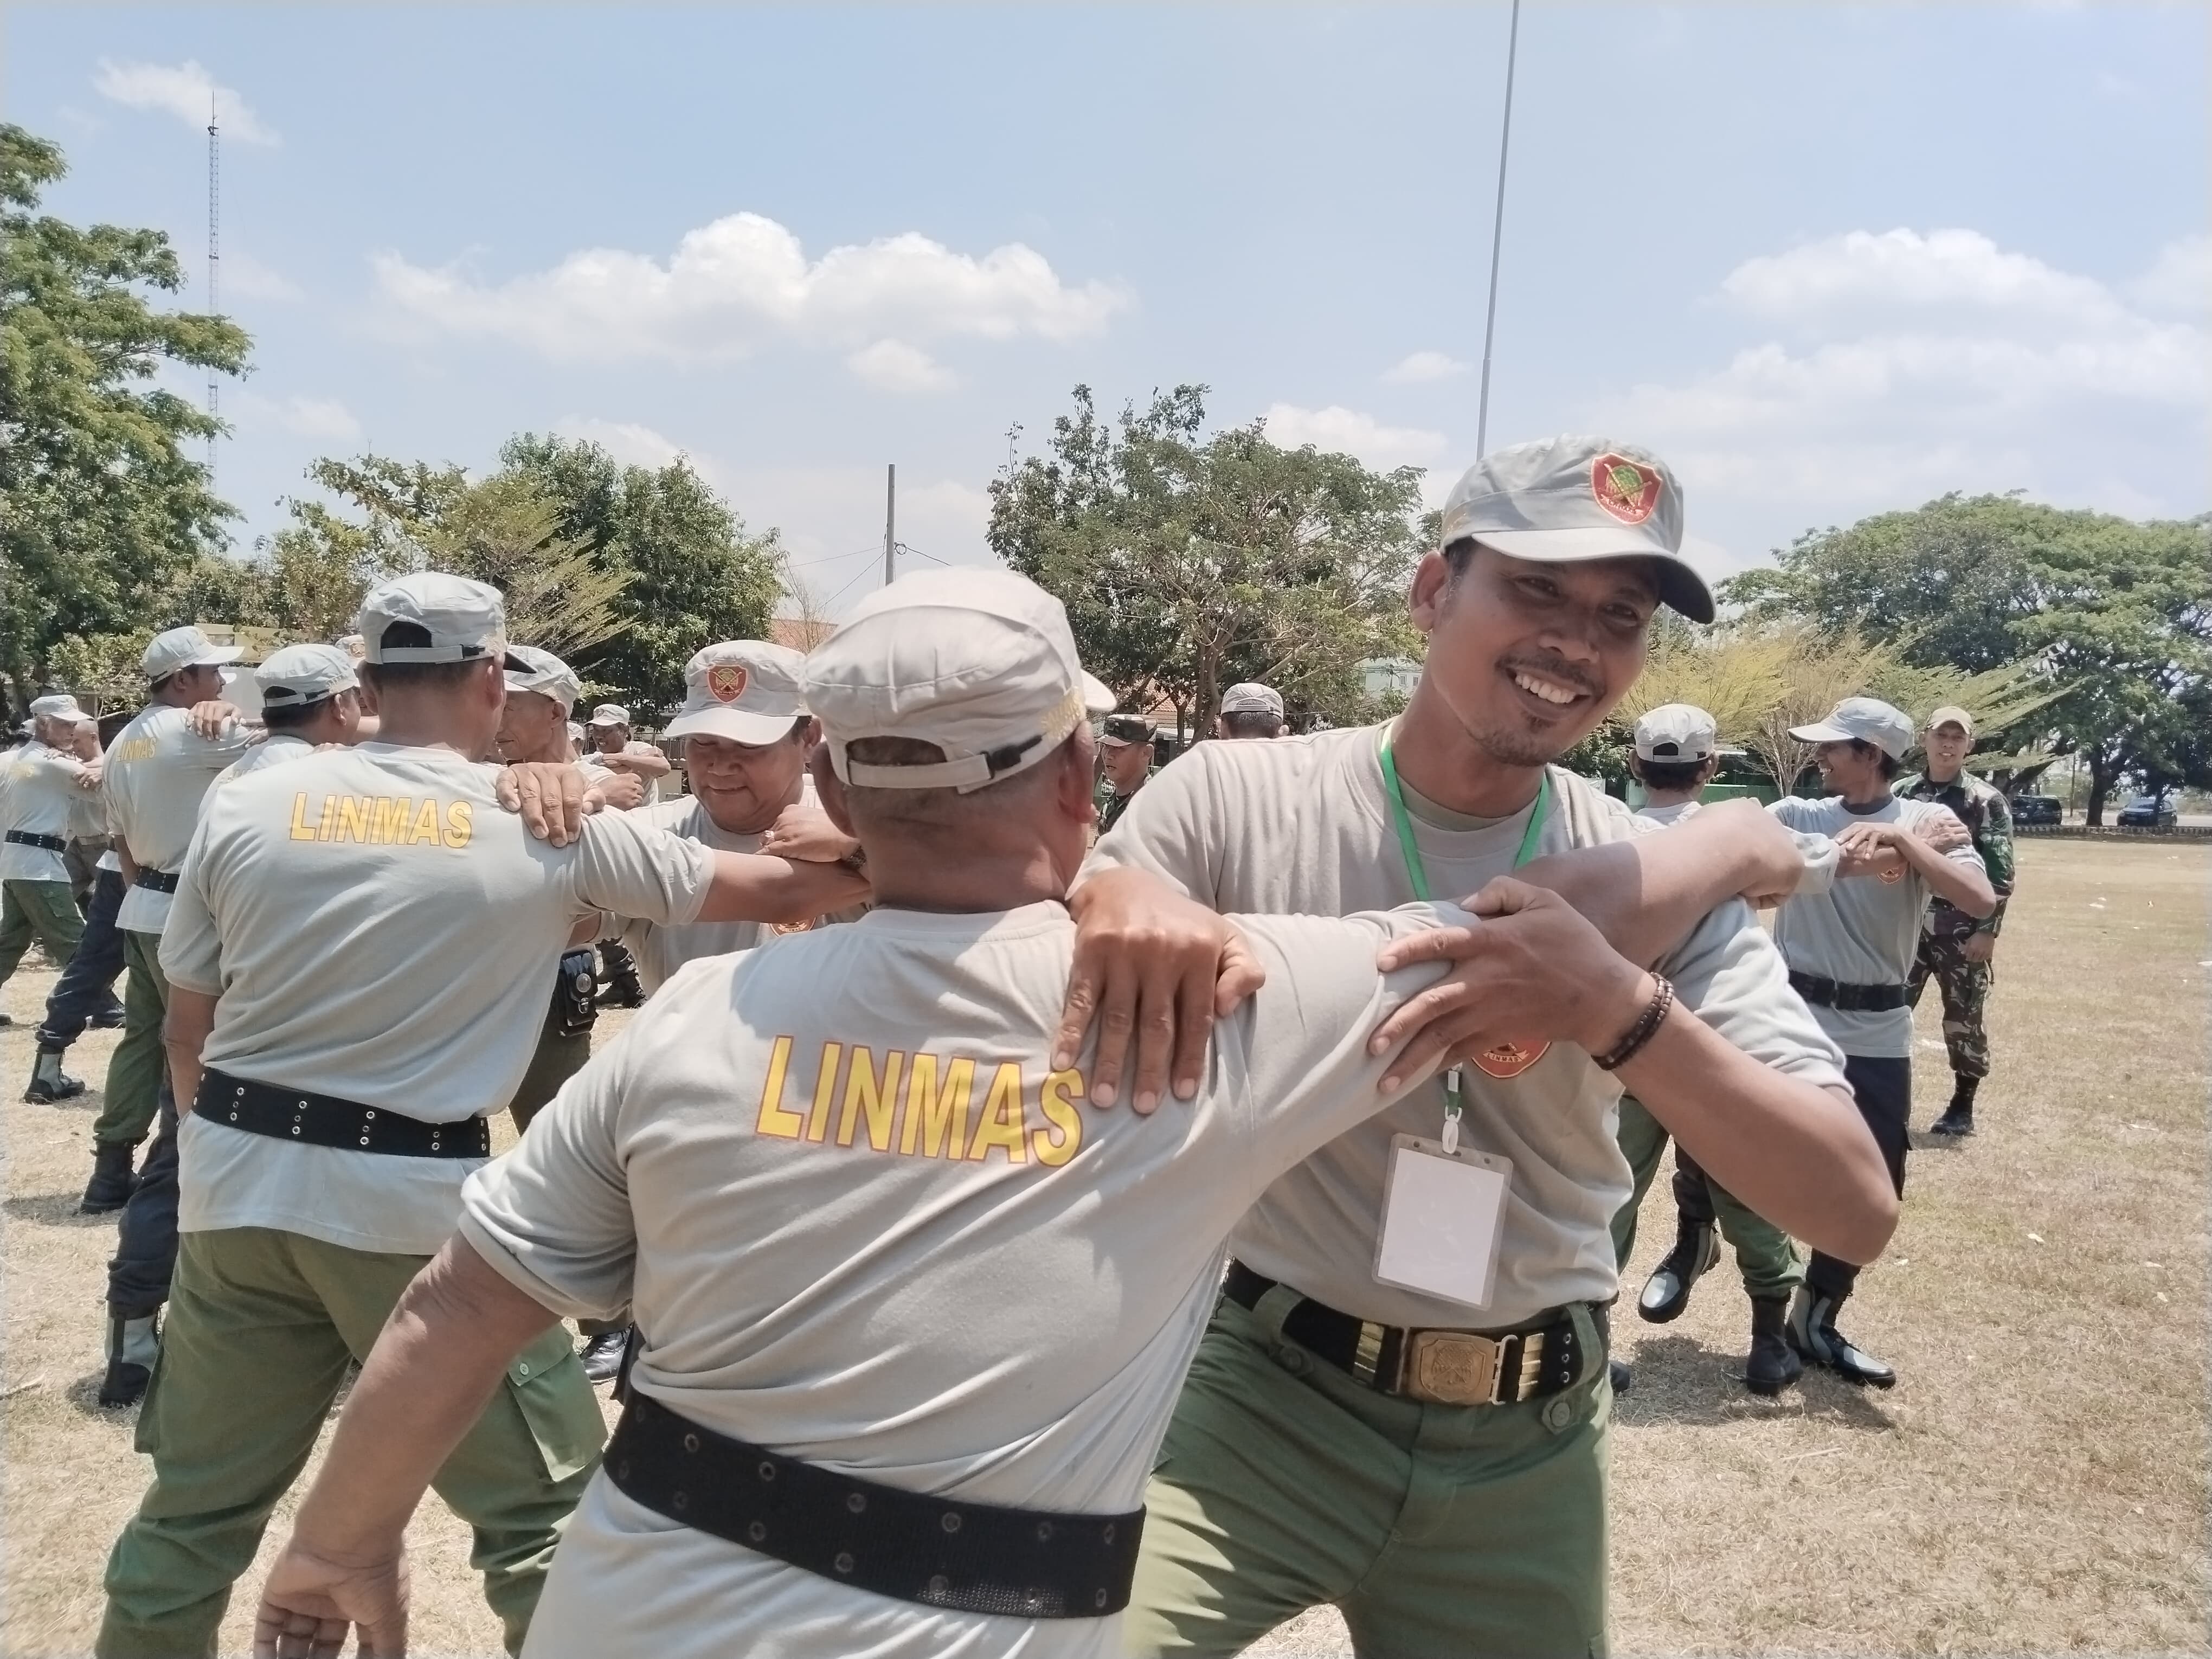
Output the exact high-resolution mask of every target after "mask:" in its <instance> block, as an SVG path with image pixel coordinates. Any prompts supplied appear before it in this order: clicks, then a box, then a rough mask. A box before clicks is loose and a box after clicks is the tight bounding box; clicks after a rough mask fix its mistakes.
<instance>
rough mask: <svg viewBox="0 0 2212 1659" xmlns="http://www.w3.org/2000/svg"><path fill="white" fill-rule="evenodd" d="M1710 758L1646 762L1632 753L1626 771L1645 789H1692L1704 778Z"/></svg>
mask: <svg viewBox="0 0 2212 1659" xmlns="http://www.w3.org/2000/svg"><path fill="white" fill-rule="evenodd" d="M1710 760H1711V757H1707V759H1706V760H1694V761H1662V760H1646V759H1644V757H1643V756H1641V755H1638V754H1636V753H1633V752H1632V753H1631V754H1630V755H1629V757H1628V769H1629V770H1630V771H1632V772H1633V773H1634V774H1635V775H1636V776H1637V778H1638V781H1640V782H1641V783H1642V784H1643V785H1644V787H1645V788H1646V789H1694V788H1696V787H1697V786H1698V784H1699V781H1700V780H1702V779H1703V778H1704V776H1705V768H1706V766H1707V764H1708V763H1709V762H1710Z"/></svg>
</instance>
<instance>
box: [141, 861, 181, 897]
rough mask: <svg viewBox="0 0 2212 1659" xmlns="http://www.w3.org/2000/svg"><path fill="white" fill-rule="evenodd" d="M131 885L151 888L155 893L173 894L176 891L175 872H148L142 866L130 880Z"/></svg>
mask: <svg viewBox="0 0 2212 1659" xmlns="http://www.w3.org/2000/svg"><path fill="white" fill-rule="evenodd" d="M131 884H132V885H133V886H135V887H148V888H151V889H152V890H154V891H155V892H157V893H173V892H175V891H176V890H177V872H175V871H173V870H149V869H146V868H144V867H143V866H142V867H141V868H140V869H139V872H138V873H137V875H136V876H134V877H133V878H131Z"/></svg>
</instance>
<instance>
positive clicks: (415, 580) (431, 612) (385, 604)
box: [356, 570, 528, 671]
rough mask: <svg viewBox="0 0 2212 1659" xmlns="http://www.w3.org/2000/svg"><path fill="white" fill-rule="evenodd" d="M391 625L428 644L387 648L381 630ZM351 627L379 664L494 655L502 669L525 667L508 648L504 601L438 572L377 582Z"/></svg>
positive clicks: (476, 584)
mask: <svg viewBox="0 0 2212 1659" xmlns="http://www.w3.org/2000/svg"><path fill="white" fill-rule="evenodd" d="M392 623H411V624H413V625H414V626H415V627H416V628H419V629H422V630H423V632H425V633H427V634H428V635H429V636H430V642H429V644H428V645H395V646H386V644H385V643H384V630H385V629H387V628H389V627H391V626H392ZM356 628H357V629H358V630H359V632H360V634H361V636H362V646H363V649H364V651H365V652H366V653H367V657H368V660H369V661H370V662H373V663H376V664H379V665H382V664H385V663H417V662H424V663H431V662H473V661H475V660H477V659H479V658H484V657H494V656H497V657H500V658H501V659H503V662H502V665H503V666H504V667H507V668H511V669H516V670H521V671H527V667H528V665H527V664H526V663H524V662H523V660H522V659H520V658H519V657H517V656H514V655H513V653H510V652H508V651H507V601H506V600H505V599H502V598H501V595H500V591H499V589H497V588H496V587H494V586H491V585H490V584H489V582H480V581H473V580H470V579H469V578H468V577H466V576H454V575H449V574H447V573H446V572H445V571H442V570H416V571H412V572H410V573H409V574H406V575H404V576H394V577H392V579H391V580H389V581H381V582H379V583H377V585H376V586H374V587H372V588H370V589H369V590H368V593H367V595H366V596H364V597H363V599H362V602H361V617H360V620H359V621H358V622H357V623H356Z"/></svg>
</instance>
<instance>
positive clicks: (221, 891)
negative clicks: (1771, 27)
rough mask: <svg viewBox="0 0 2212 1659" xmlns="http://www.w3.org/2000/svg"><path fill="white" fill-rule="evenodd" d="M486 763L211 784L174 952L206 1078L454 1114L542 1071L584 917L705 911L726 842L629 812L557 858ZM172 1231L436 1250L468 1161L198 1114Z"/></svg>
mask: <svg viewBox="0 0 2212 1659" xmlns="http://www.w3.org/2000/svg"><path fill="white" fill-rule="evenodd" d="M495 775H496V774H495V770H494V769H492V768H490V767H489V766H480V765H477V764H476V763H472V762H470V761H465V760H463V759H461V758H460V757H459V756H457V755H455V754H454V753H453V751H452V750H446V749H416V748H403V747H399V746H398V745H395V744H361V745H359V746H358V747H356V748H352V749H332V750H319V751H316V752H314V753H311V754H308V755H305V756H302V757H300V758H299V759H297V760H295V761H292V762H290V763H289V764H286V765H283V766H278V767H274V768H270V769H264V770H262V771H258V772H255V773H252V774H250V775H246V776H245V777H240V778H236V779H234V780H233V781H230V782H228V783H226V784H224V785H223V787H222V788H221V789H219V790H216V791H214V792H213V793H211V794H210V796H209V798H208V802H207V810H206V812H205V814H204V817H203V818H202V821H201V824H200V829H199V833H198V834H197V836H196V837H195V838H194V840H193V842H192V845H191V851H190V853H189V854H187V856H186V858H185V868H184V873H183V878H182V879H181V880H180V881H179V884H178V888H177V896H176V898H177V902H176V908H175V909H174V911H173V913H172V915H171V916H170V919H169V926H168V929H167V933H166V934H165V935H164V937H163V939H162V941H161V967H162V970H163V971H164V972H165V973H166V974H167V975H168V977H169V980H170V982H171V983H172V984H173V985H174V986H177V987H182V988H184V989H185V990H190V991H197V992H199V993H201V994H205V995H210V996H217V997H219V998H220V999H221V1000H220V1001H219V1002H218V1003H217V1004H216V1017H215V1029H214V1030H213V1031H212V1032H211V1033H210V1035H209V1037H208V1040H207V1042H206V1044H205V1046H204V1048H203V1049H202V1051H201V1059H202V1060H203V1061H204V1063H205V1064H206V1065H207V1066H210V1067H216V1068H219V1069H221V1070H223V1071H226V1072H229V1073H234V1074H235V1075H237V1076H239V1077H242V1078H249V1079H252V1080H254V1081H255V1082H259V1083H269V1084H274V1085H277V1086H278V1087H285V1088H297V1089H306V1090H312V1091H315V1092H317V1093H319V1094H325V1095H334V1096H337V1097H338V1098H340V1099H343V1100H351V1101H357V1102H359V1103H362V1104H363V1105H367V1106H374V1107H377V1108H379V1109H387V1110H391V1111H394V1112H399V1113H404V1114H405V1115H408V1116H410V1117H415V1118H420V1119H423V1120H426V1121H432V1122H441V1123H450V1122H455V1121H459V1120H461V1119H463V1118H469V1117H475V1116H478V1115H482V1114H484V1113H487V1112H491V1111H496V1110H498V1109H500V1108H501V1107H502V1106H504V1105H505V1104H506V1103H507V1101H508V1100H509V1099H510V1098H511V1097H513V1093H514V1090H515V1085H517V1084H519V1083H520V1081H521V1080H522V1075H523V1073H524V1072H525V1071H526V1069H527V1068H528V1066H529V1064H530V1056H531V1054H532V1050H533V1048H535V1047H536V1044H537V1042H538V1030H539V1028H540V1026H541V1025H542V1024H544V1017H545V984H546V979H547V976H548V975H549V974H550V971H551V966H552V963H554V961H555V960H556V958H557V957H559V956H560V953H561V951H562V947H563V946H564V945H566V944H567V942H568V935H569V933H570V931H571V930H572V929H573V928H574V926H575V924H576V923H577V922H578V921H580V920H581V919H583V918H585V917H586V916H588V915H592V913H594V912H597V911H600V910H614V911H617V912H621V913H623V914H633V915H657V916H659V917H662V918H664V919H665V920H670V921H680V920H683V919H684V918H687V917H690V916H692V915H696V914H697V912H698V910H699V908H700V906H701V905H702V903H704V902H705V900H706V895H707V890H708V886H709V885H710V884H711V883H712V880H713V874H714V855H713V854H711V853H710V852H708V849H707V848H704V847H702V846H700V845H699V844H698V843H696V842H684V841H678V840H677V839H676V838H675V837H673V836H665V835H663V834H660V833H659V831H657V830H655V829H653V828H652V827H651V826H649V825H647V824H643V823H638V822H637V821H636V820H635V819H634V818H631V817H628V816H626V815H624V814H622V813H613V812H610V813H602V814H600V815H599V816H598V817H592V818H590V819H587V820H586V823H585V824H584V829H583V834H582V836H581V838H580V840H578V841H576V842H572V843H570V844H569V845H568V846H567V847H564V848H553V847H549V846H547V845H546V844H545V843H544V842H539V841H533V840H532V838H531V837H530V836H529V834H528V832H527V831H526V830H525V829H524V828H523V826H522V820H521V819H520V818H519V817H515V816H514V815H513V814H512V813H509V812H505V811H501V809H500V806H499V804H498V801H497V799H496V798H495V795H494V793H493V788H492V781H493V779H494V777H495ZM178 1152H179V1160H180V1164H179V1185H180V1194H179V1206H180V1207H179V1227H180V1228H182V1229H183V1230H184V1231H198V1230H206V1229H213V1228H216V1227H245V1226H257V1227H279V1228H283V1229H286V1230H288V1231H293V1232H299V1233H305V1234H307V1235H308V1236H310V1237H316V1238H323V1239H326V1240H329V1241H330V1242H331V1243H338V1244H343V1245H347V1246H349V1247H351V1248H354V1249H381V1250H401V1251H408V1252H413V1253H419V1254H428V1252H430V1251H433V1250H435V1249H437V1248H438V1246H439V1244H440V1243H442V1242H443V1241H444V1238H445V1237H446V1235H447V1233H448V1232H450V1231H452V1228H453V1218H454V1215H455V1213H456V1212H457V1209H458V1206H459V1194H460V1184H461V1182H462V1180H463V1179H464V1178H465V1176H466V1175H467V1174H468V1172H469V1170H470V1169H471V1167H473V1165H472V1164H470V1163H469V1162H467V1161H465V1160H457V1159H450V1158H391V1157H385V1156H381V1155H377V1154H371V1153H362V1152H353V1151H349V1150H345V1149H342V1148H337V1147H325V1146H295V1145H293V1144H292V1143H290V1142H289V1141H278V1140H275V1139H270V1138H269V1137H268V1136H265V1135H255V1134H247V1133H242V1132H241V1131H239V1130H236V1129H233V1128H230V1127H228V1126H225V1125H220V1124H213V1123H204V1122H202V1121H200V1120H199V1118H198V1117H197V1115H194V1116H191V1117H188V1118H186V1119H185V1123H184V1125H183V1127H182V1129H181V1131H180V1139H179V1146H178Z"/></svg>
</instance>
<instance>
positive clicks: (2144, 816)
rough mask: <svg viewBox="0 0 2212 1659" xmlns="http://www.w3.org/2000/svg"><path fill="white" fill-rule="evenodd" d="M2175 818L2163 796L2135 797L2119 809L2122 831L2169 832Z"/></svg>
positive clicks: (2172, 810)
mask: <svg viewBox="0 0 2212 1659" xmlns="http://www.w3.org/2000/svg"><path fill="white" fill-rule="evenodd" d="M2175 817H2176V814H2175V811H2174V809H2173V808H2172V807H2171V806H2169V805H2166V797H2165V796H2164V795H2137V796H2136V798H2135V799H2133V800H2130V802H2129V803H2128V804H2127V805H2125V806H2123V807H2122V808H2120V819H2119V823H2120V828H2121V829H2172V828H2173V825H2174V820H2175Z"/></svg>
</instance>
